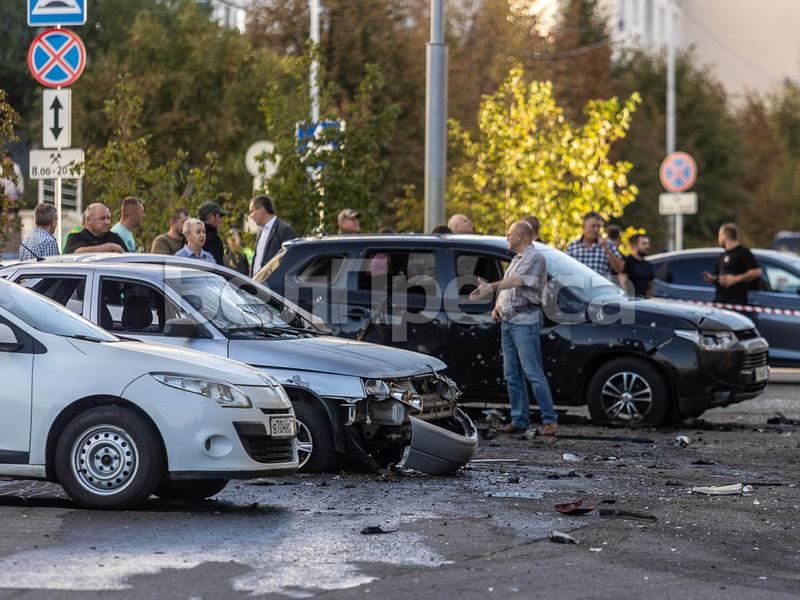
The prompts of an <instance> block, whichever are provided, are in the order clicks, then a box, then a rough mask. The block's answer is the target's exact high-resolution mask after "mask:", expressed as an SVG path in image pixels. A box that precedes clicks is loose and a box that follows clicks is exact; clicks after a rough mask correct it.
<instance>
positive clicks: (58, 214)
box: [55, 177, 61, 252]
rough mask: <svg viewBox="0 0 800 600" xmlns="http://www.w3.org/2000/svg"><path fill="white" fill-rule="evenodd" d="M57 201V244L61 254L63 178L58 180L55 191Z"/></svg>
mask: <svg viewBox="0 0 800 600" xmlns="http://www.w3.org/2000/svg"><path fill="white" fill-rule="evenodd" d="M55 196H56V198H55V200H56V215H57V218H58V222H57V224H56V244H57V245H58V248H59V250H58V251H59V252H61V177H59V178H57V179H56V189H55Z"/></svg>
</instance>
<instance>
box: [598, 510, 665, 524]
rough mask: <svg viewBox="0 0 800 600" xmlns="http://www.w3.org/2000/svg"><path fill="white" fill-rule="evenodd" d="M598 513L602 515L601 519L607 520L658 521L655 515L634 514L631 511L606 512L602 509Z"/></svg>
mask: <svg viewBox="0 0 800 600" xmlns="http://www.w3.org/2000/svg"><path fill="white" fill-rule="evenodd" d="M598 512H599V513H600V516H601V517H603V518H606V519H630V520H632V521H651V522H655V521H658V519H657V518H656V517H655V515H648V514H645V513H638V512H632V511H629V510H605V509H602V508H601V509H600V510H599V511H598Z"/></svg>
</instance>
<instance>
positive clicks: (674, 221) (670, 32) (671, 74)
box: [666, 2, 683, 250]
mask: <svg viewBox="0 0 800 600" xmlns="http://www.w3.org/2000/svg"><path fill="white" fill-rule="evenodd" d="M674 8H675V5H674V3H673V2H669V3H668V4H667V10H666V15H667V156H669V155H670V154H672V153H673V152H675V135H676V134H675V121H676V114H675V113H676V110H675V12H674ZM670 229H671V230H672V231H670V234H671V235H670V236H669V238H670V242H669V243H670V246H671V247H672V249H673V250H682V249H683V215H675V216H674V217H671V218H670Z"/></svg>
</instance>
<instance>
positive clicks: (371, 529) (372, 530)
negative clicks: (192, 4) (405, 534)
mask: <svg viewBox="0 0 800 600" xmlns="http://www.w3.org/2000/svg"><path fill="white" fill-rule="evenodd" d="M396 532H397V529H384V528H383V527H381V526H380V525H367V526H366V527H364V529H362V530H361V535H380V534H383V533H396Z"/></svg>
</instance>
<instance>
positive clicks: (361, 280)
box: [358, 249, 436, 294]
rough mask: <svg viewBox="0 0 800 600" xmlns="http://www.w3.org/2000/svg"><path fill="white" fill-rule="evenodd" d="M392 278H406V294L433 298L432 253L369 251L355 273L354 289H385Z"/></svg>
mask: <svg viewBox="0 0 800 600" xmlns="http://www.w3.org/2000/svg"><path fill="white" fill-rule="evenodd" d="M396 277H403V278H407V279H408V280H409V283H410V287H409V288H408V293H409V294H436V255H435V254H434V253H433V252H398V251H397V250H393V249H392V250H371V251H369V252H368V253H367V254H366V255H365V261H364V264H363V266H362V268H361V269H360V270H359V272H358V289H359V290H361V291H365V292H369V291H373V290H375V289H385V288H386V287H387V285H388V284H389V283H390V282H393V281H394V279H395V278H396Z"/></svg>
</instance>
